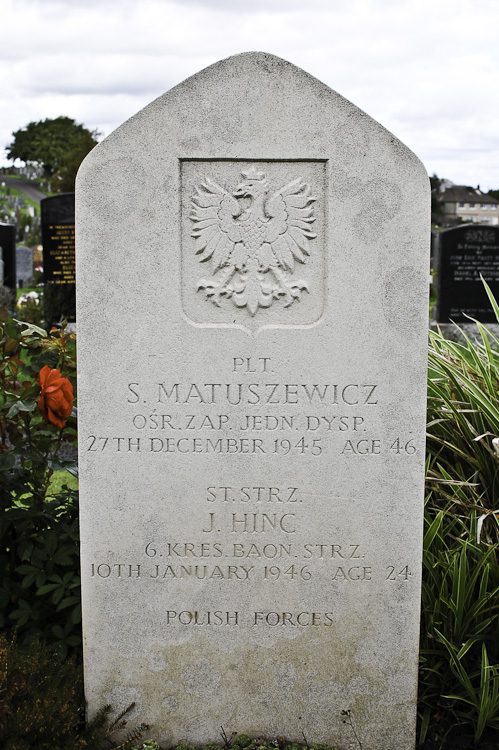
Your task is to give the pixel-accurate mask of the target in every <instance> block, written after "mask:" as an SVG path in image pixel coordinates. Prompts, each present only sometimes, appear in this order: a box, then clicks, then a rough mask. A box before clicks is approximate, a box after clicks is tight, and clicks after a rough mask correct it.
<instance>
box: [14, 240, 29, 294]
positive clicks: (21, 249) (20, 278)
mask: <svg viewBox="0 0 499 750" xmlns="http://www.w3.org/2000/svg"><path fill="white" fill-rule="evenodd" d="M32 282H33V250H32V249H31V248H30V247H25V246H24V245H18V246H17V247H16V285H17V286H18V287H20V286H21V287H26V286H31V284H32Z"/></svg>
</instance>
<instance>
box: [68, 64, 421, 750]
mask: <svg viewBox="0 0 499 750" xmlns="http://www.w3.org/2000/svg"><path fill="white" fill-rule="evenodd" d="M77 217H78V223H77V244H78V253H77V262H78V331H79V334H78V363H79V381H78V385H79V430H80V432H79V450H80V462H79V466H80V509H81V545H82V587H83V630H84V643H85V685H86V696H87V700H88V702H89V711H90V714H91V715H94V714H95V712H96V711H97V710H98V709H99V708H100V707H101V706H102V705H105V704H106V703H111V704H112V705H113V706H114V707H115V709H116V710H119V709H121V708H125V707H126V706H127V705H128V704H129V703H130V702H132V701H135V703H136V708H135V716H136V719H137V720H143V721H146V722H147V723H149V724H151V725H152V727H153V731H154V735H155V736H156V737H157V738H159V740H160V741H162V742H172V743H173V742H178V741H180V740H184V741H188V742H195V743H201V742H206V741H208V740H213V741H214V740H217V739H219V734H220V727H223V728H224V730H225V731H226V732H227V734H228V735H230V734H231V732H233V731H239V732H248V733H250V734H252V735H254V736H261V735H262V734H267V735H270V736H272V737H275V736H279V735H284V736H286V738H288V739H294V740H303V737H304V736H305V737H306V739H307V740H308V741H314V742H329V743H335V744H336V745H337V746H338V747H339V748H341V750H353V748H357V747H358V743H357V741H356V740H355V736H354V734H353V731H352V727H351V726H350V725H349V723H348V722H346V723H345V714H344V713H342V712H345V711H347V712H348V711H349V712H350V717H351V719H352V721H353V722H354V724H355V728H356V731H357V733H358V736H359V737H360V740H361V742H362V746H363V748H364V750H380V748H383V750H409V748H413V747H414V740H415V717H416V682H417V666H418V643H419V606H420V580H421V543H422V526H423V517H422V516H423V484H424V456H425V451H424V434H425V421H426V420H425V414H426V393H425V391H426V344H427V327H428V324H427V315H428V260H429V257H428V249H429V226H430V196H429V181H428V177H427V175H426V172H425V170H424V168H423V166H422V164H421V163H420V162H419V161H418V159H417V158H416V157H415V156H414V155H413V154H412V153H411V152H410V151H409V150H408V149H407V148H406V147H405V146H404V145H403V144H401V143H400V142H399V141H397V140H396V139H395V138H394V137H393V136H392V135H391V134H390V133H388V132H387V131H386V130H385V129H384V128H383V127H381V126H380V125H379V124H378V123H376V122H374V121H373V120H371V119H370V118H369V117H367V116H366V115H365V114H364V113H363V112H361V111H359V110H358V109H357V108H356V107H354V106H353V105H352V104H351V103H349V102H348V101H346V100H345V99H343V98H342V97H341V96H339V95H338V94H337V93H335V92H334V91H332V90H330V89H329V88H328V87H327V86H325V85H324V84H323V83H321V82H320V81H317V80H316V79H314V78H312V77H311V76H309V75H308V74H306V73H305V72H303V71H302V70H299V69H298V68H296V67H294V66H293V65H291V64H289V63H287V62H285V61H284V60H280V59H279V58H276V57H273V56H272V55H267V54H264V53H247V54H243V55H238V56H236V57H233V58H229V59H228V60H224V61H222V62H220V63H217V64H216V65H214V66H212V67H210V68H208V69H206V70H204V71H201V72H200V73H199V74H197V75H196V76H194V77H193V78H190V79H188V80H187V81H185V82H184V83H182V84H180V85H179V86H177V87H175V88H174V89H172V90H171V91H169V92H167V93H166V94H165V95H164V96H162V97H160V98H159V99H158V100H156V101H155V102H153V103H152V104H151V105H150V106H148V107H146V109H144V110H143V111H142V112H139V113H138V114H137V115H136V116H135V117H133V118H132V119H131V120H129V121H128V122H127V123H125V124H124V125H123V126H122V127H121V128H119V129H118V130H117V131H116V132H115V133H113V134H112V135H111V136H110V137H109V138H108V139H106V140H105V141H104V142H103V143H101V144H99V145H98V146H96V148H95V149H93V151H92V152H91V153H90V155H89V156H88V157H87V158H86V160H85V162H84V164H83V165H82V167H81V169H80V172H79V175H78V180H77ZM401 237H403V238H404V239H403V246H402V247H401V245H400V242H401V240H400V238H401Z"/></svg>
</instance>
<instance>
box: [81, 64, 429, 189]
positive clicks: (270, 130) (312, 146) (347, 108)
mask: <svg viewBox="0 0 499 750" xmlns="http://www.w3.org/2000/svg"><path fill="white" fill-rule="evenodd" d="M132 143H133V146H132ZM208 143H209V151H210V153H208V152H207V146H206V144H208ZM124 149H126V151H127V152H129V156H131V155H132V154H131V153H130V150H131V151H132V152H133V155H134V157H135V159H138V160H139V161H140V163H141V164H145V162H149V161H150V163H151V164H153V160H157V159H161V158H162V154H164V153H166V152H167V151H168V152H170V153H172V152H177V153H178V155H179V158H198V157H205V156H211V157H212V158H217V157H218V156H220V157H221V156H227V155H230V156H239V157H245V158H254V157H257V158H260V157H261V156H265V155H268V156H269V157H273V158H289V156H290V153H291V154H292V156H293V157H295V158H311V157H318V158H321V157H322V158H324V155H325V154H327V155H328V157H331V158H335V159H336V154H337V155H338V159H339V160H341V161H342V162H343V161H345V158H346V159H347V161H348V158H349V157H350V156H355V159H360V160H362V159H363V157H364V156H365V155H366V154H368V152H372V151H373V150H374V151H375V152H376V153H374V154H373V158H374V159H375V160H378V159H381V160H383V161H387V160H389V159H392V158H393V157H392V156H390V157H388V156H387V154H388V152H389V153H390V154H392V155H393V154H394V153H396V155H397V160H398V161H400V162H401V163H402V162H403V163H404V165H405V166H404V169H406V170H409V169H410V170H412V174H410V173H409V172H408V174H407V180H408V181H411V179H412V177H413V175H414V170H415V171H416V173H419V172H420V173H421V177H422V178H423V179H424V180H427V179H428V178H427V174H426V170H425V169H424V167H423V165H422V164H421V162H420V161H419V159H417V157H415V156H414V154H413V153H412V152H411V151H410V150H409V149H408V148H407V147H406V146H405V145H404V144H402V143H401V142H400V141H399V140H398V139H397V138H395V137H394V136H393V135H392V134H391V133H389V132H388V131H387V130H386V129H385V128H384V127H383V126H381V125H380V124H379V123H378V122H376V121H375V120H373V119H372V118H371V117H369V116H368V115H367V114H366V113H365V112H363V111H362V110H360V109H359V108H358V107H356V106H355V105H354V104H352V103H351V102H350V101H348V100H347V99H345V98H344V97H343V96H341V95H340V94H338V93H337V92H336V91H334V90H333V89H331V88H330V87H329V86H328V85H326V84H325V83H323V82H322V81H320V80H318V79H317V78H315V77H314V76H312V75H310V74H309V73H307V72H305V71H304V70H302V69H301V68H299V67H297V66H296V65H294V64H293V63H290V62H288V61H287V60H284V59H282V58H280V57H277V56H276V55H273V54H270V53H268V52H260V51H259V52H242V53H240V54H237V55H233V56H231V57H227V58H225V59H223V60H219V61H218V62H216V63H214V64H212V65H210V66H208V67H207V68H204V69H203V70H201V71H199V72H197V73H195V74H194V75H192V76H190V77H189V78H187V79H185V80H184V81H182V82H181V83H179V84H177V85H176V86H174V87H173V88H171V89H169V90H168V91H166V93H164V94H162V95H161V96H160V97H158V98H157V99H155V100H154V101H153V102H151V103H150V104H148V105H147V106H146V107H145V108H144V109H142V110H141V111H139V112H138V113H137V114H135V115H134V116H133V117H131V118H130V119H129V120H127V121H126V122H125V123H123V124H122V125H121V126H120V127H118V128H117V129H116V130H115V131H114V132H113V133H111V134H110V135H109V136H108V137H107V138H106V139H104V140H103V141H102V142H101V143H100V144H98V145H97V146H96V147H95V148H94V149H92V151H91V152H90V154H89V155H88V156H87V158H86V159H85V160H84V162H83V165H82V167H81V168H80V179H81V176H82V174H83V173H85V172H86V170H87V168H89V167H90V166H91V165H98V164H99V163H100V162H101V161H102V160H104V161H106V162H109V160H115V159H121V158H122V157H123V153H124ZM241 149H243V151H244V153H242V152H241ZM264 151H265V152H267V153H266V154H264V153H263V152H264ZM231 152H232V153H231ZM354 152H355V153H354ZM368 158H369V157H368ZM409 165H410V166H409Z"/></svg>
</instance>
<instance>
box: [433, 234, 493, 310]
mask: <svg viewBox="0 0 499 750" xmlns="http://www.w3.org/2000/svg"><path fill="white" fill-rule="evenodd" d="M438 239H439V242H438V245H439V247H438V264H437V305H436V315H435V319H436V321H437V322H438V323H449V322H451V321H454V322H455V323H469V322H470V321H469V318H470V317H471V318H475V319H477V320H479V321H480V322H482V323H493V322H496V317H495V315H494V311H493V310H492V306H491V304H490V302H489V299H488V297H487V293H486V291H485V288H484V286H483V283H482V280H481V277H483V278H484V280H485V281H486V282H487V284H488V285H489V286H490V288H491V289H492V292H493V293H494V295H495V296H496V299H498V300H499V227H491V226H486V225H474V224H466V225H465V226H462V227H455V228H453V229H446V230H444V231H442V232H440V235H439V238H438Z"/></svg>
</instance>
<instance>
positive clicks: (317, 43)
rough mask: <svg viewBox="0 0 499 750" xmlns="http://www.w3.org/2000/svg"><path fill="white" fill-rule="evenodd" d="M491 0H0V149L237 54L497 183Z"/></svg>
mask: <svg viewBox="0 0 499 750" xmlns="http://www.w3.org/2000/svg"><path fill="white" fill-rule="evenodd" d="M498 21H499V4H498V3H497V0H481V2H480V3H479V4H478V3H475V2H473V0H437V2H435V0H308V2H306V3H305V2H303V0H253V2H251V0H71V1H69V0H3V6H2V28H3V31H4V32H5V29H8V30H9V32H10V33H7V34H5V33H3V36H2V45H1V47H0V111H1V112H2V117H1V119H0V146H1V145H3V144H7V143H9V142H10V140H11V133H12V131H14V130H16V129H18V128H20V127H22V126H24V125H25V124H27V123H28V122H29V121H30V120H39V119H43V118H44V117H55V116H57V115H60V114H64V115H67V116H70V117H74V118H75V119H76V120H77V121H78V122H83V123H84V124H85V125H86V126H87V127H89V128H91V129H94V128H97V129H99V130H101V131H103V132H104V133H106V134H107V133H108V132H110V131H111V130H112V129H114V128H115V127H117V126H118V125H119V124H120V123H121V122H123V121H124V120H125V119H127V118H128V117H130V116H131V115H132V114H134V113H135V112H136V111H137V110H138V109H140V108H142V107H143V106H145V105H146V104H147V103H148V102H149V101H151V100H152V99H154V98H155V97H156V96H159V95H160V94H162V93H163V92H164V91H166V90H167V89H168V88H170V87H171V86H173V85H175V84H176V83H178V82H179V81H181V80H182V79H184V78H186V77H187V76H189V75H192V74H193V73H195V72H196V71H198V70H200V69H201V68H203V67H205V66H206V65H209V64H211V63H213V62H215V61H217V60H219V59H221V58H224V57H227V56H229V55H231V54H235V53H238V52H242V51H247V50H252V49H253V50H264V51H268V52H272V53H274V54H277V55H279V56H281V57H284V58H286V59H288V60H290V61H291V62H293V63H295V64H296V65H299V66H300V67H303V68H304V69H305V70H307V71H308V72H310V73H312V75H315V76H316V77H318V78H320V79H321V80H323V81H324V82H325V83H327V84H328V85H330V86H332V87H333V88H335V89H336V90H337V91H339V92H340V93H341V94H343V96H346V97H347V98H348V99H350V100H351V101H353V102H354V103H355V104H357V105H358V106H360V107H361V108H362V109H364V110H365V111H366V112H368V113H369V114H370V115H371V116H373V117H374V118H376V119H378V120H379V121H380V122H381V123H382V124H383V125H385V126H386V127H387V128H388V129H390V130H392V131H393V132H394V134H395V135H397V136H398V137H399V138H401V139H402V140H404V141H405V142H406V143H407V145H408V146H409V147H411V148H412V149H413V150H414V151H416V153H417V154H418V155H419V156H420V157H421V158H422V159H423V161H424V163H425V164H426V166H427V169H428V170H429V171H430V172H433V171H436V172H437V173H438V174H441V175H445V176H447V177H449V178H450V179H452V180H454V181H455V182H470V183H472V184H475V183H476V182H480V183H481V184H482V186H483V187H487V188H489V187H498V186H499V167H498V166H497V162H498V150H499V136H498V135H497V134H498V133H499V104H498V103H497V96H496V89H497V74H498V59H499V45H497V41H496V29H497V25H498Z"/></svg>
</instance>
